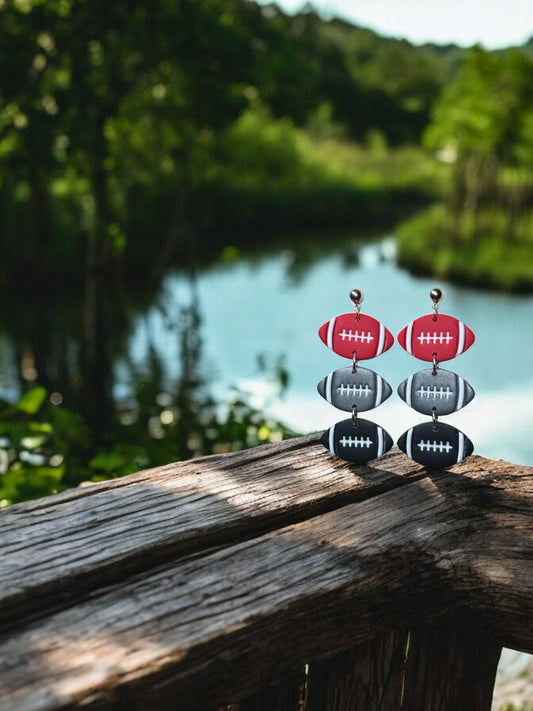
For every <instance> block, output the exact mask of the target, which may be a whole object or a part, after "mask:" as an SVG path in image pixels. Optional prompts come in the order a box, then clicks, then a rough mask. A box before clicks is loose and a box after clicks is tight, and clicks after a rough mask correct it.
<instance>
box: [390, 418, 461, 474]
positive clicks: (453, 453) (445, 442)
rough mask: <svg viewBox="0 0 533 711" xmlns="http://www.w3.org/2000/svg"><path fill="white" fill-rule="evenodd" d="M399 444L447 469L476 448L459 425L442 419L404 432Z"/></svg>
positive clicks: (427, 463) (422, 459)
mask: <svg viewBox="0 0 533 711" xmlns="http://www.w3.org/2000/svg"><path fill="white" fill-rule="evenodd" d="M398 447H399V448H400V449H401V450H402V452H405V454H407V456H408V457H409V458H410V459H413V460H414V461H415V462H418V463H419V464H423V465H424V466H426V467H430V468H432V469H444V468H446V467H451V466H452V464H458V463H459V462H462V461H463V459H466V457H468V456H469V455H470V454H472V452H473V451H474V445H473V444H472V442H471V441H470V440H469V439H468V437H467V436H466V435H465V434H463V433H462V432H460V431H459V430H458V429H457V428H456V427H452V426H451V425H445V424H443V423H442V422H438V423H437V425H436V429H434V427H433V423H432V422H424V424H421V425H416V426H415V427H411V429H409V430H407V432H404V433H403V435H402V436H401V437H400V439H399V440H398Z"/></svg>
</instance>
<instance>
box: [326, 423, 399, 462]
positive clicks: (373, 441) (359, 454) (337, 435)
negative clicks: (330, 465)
mask: <svg viewBox="0 0 533 711" xmlns="http://www.w3.org/2000/svg"><path fill="white" fill-rule="evenodd" d="M320 441H321V442H322V444H323V445H324V447H325V448H326V449H328V450H329V451H330V452H331V454H334V455H335V456H336V457H339V458H340V459H344V460H345V461H347V462H354V463H355V464H364V463H365V462H369V461H370V460H371V459H376V458H377V457H381V455H382V454H385V452H388V450H389V449H390V448H391V447H392V437H391V436H390V434H389V433H388V432H387V431H386V430H384V429H383V427H380V426H379V425H378V424H376V423H375V422H372V421H371V420H363V419H361V418H358V420H357V427H354V424H353V422H352V420H351V419H349V420H342V421H341V422H337V424H335V425H332V426H331V427H330V428H329V429H327V430H326V431H325V432H324V434H323V435H322V438H321V440H320Z"/></svg>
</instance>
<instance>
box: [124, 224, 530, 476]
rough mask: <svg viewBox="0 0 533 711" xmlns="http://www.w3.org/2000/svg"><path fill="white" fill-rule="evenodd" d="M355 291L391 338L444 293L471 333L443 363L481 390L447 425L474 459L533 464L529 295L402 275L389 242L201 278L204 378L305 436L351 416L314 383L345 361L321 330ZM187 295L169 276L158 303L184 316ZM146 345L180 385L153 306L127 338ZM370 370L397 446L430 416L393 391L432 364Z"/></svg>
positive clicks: (240, 266) (398, 358)
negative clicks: (279, 385)
mask: <svg viewBox="0 0 533 711" xmlns="http://www.w3.org/2000/svg"><path fill="white" fill-rule="evenodd" d="M355 286H357V287H359V288H362V289H363V291H364V292H365V301H364V303H363V311H364V312H365V313H368V314H370V315H372V316H374V317H376V318H378V319H379V320H381V321H383V322H384V324H385V325H386V326H387V327H388V328H389V330H390V331H391V332H392V333H393V334H394V335H396V334H397V333H398V332H399V331H400V330H401V328H402V327H403V326H405V325H406V324H407V323H408V322H409V321H411V320H412V319H413V318H415V317H416V316H419V315H422V314H424V313H430V311H431V306H432V304H431V300H430V298H429V291H430V289H431V288H432V287H433V286H440V287H442V288H443V289H444V292H445V297H444V300H443V301H442V303H441V308H440V310H441V313H447V314H452V315H454V316H456V317H457V318H459V319H461V320H462V321H463V322H464V323H466V324H467V325H468V326H470V327H471V328H472V330H473V331H474V332H475V334H476V342H475V344H474V345H473V346H472V348H471V349H470V350H469V351H467V352H466V353H464V354H463V355H461V356H460V357H458V358H457V359H455V360H453V361H448V362H446V363H445V364H444V365H443V367H445V368H447V369H449V370H454V371H455V372H457V373H459V374H461V375H462V376H463V377H465V378H466V379H467V380H468V381H469V382H470V383H471V385H472V386H473V387H474V389H475V391H476V397H475V399H474V400H473V401H472V403H470V404H469V405H468V406H467V407H465V408H464V409H463V410H462V411H461V412H459V413H456V414H454V415H450V416H448V417H447V418H446V422H449V423H450V424H453V425H455V426H457V427H459V428H460V429H462V430H463V431H464V432H465V433H466V434H467V435H468V436H469V437H470V439H471V440H472V441H473V442H474V445H475V451H476V453H478V454H482V455H484V456H487V457H492V458H501V459H508V460H511V461H514V462H517V463H524V464H533V437H531V436H530V431H531V424H530V423H531V421H532V418H533V367H532V366H531V361H532V354H533V296H515V295H502V294H496V293H491V292H489V291H486V292H484V291H480V290H478V289H470V288H462V287H458V286H455V285H451V284H448V283H446V282H445V281H442V280H441V281H439V280H436V279H425V278H424V279H423V278H417V277H413V276H411V275H410V274H409V273H408V272H406V271H405V270H403V269H400V268H399V267H398V266H397V264H396V260H395V244H394V239H393V238H392V237H391V236H383V237H382V238H381V239H379V240H372V241H367V242H361V241H360V238H357V239H356V238H354V239H353V240H352V241H350V240H348V241H347V242H345V243H344V246H343V248H342V249H335V251H334V252H332V253H331V254H327V253H326V254H322V255H321V256H320V257H319V258H316V259H314V260H309V261H307V262H304V264H303V265H302V264H301V263H299V255H298V254H297V253H295V252H292V251H289V250H284V251H282V252H281V253H279V254H277V255H271V256H267V257H262V258H261V259H260V260H257V261H256V260H247V259H240V260H238V261H236V262H234V263H233V264H231V265H227V266H217V267H214V268H211V269H209V270H206V271H204V272H203V273H202V274H201V275H200V276H199V278H198V284H197V293H198V297H199V300H200V309H201V313H202V316H203V329H202V336H203V341H204V361H203V370H204V374H205V375H206V376H207V377H208V379H209V381H210V382H211V383H212V389H213V390H214V391H215V392H216V393H217V394H221V395H223V394H224V393H227V392H228V391H229V390H230V389H231V388H232V387H233V386H238V387H239V388H240V389H241V390H244V391H245V392H246V393H247V394H248V397H249V398H250V399H251V400H252V401H253V402H254V403H256V404H257V405H259V406H262V407H264V408H266V409H267V410H268V412H270V413H272V415H274V416H276V417H277V418H280V419H282V420H283V421H284V422H286V423H287V424H288V425H290V426H291V427H293V428H294V429H295V430H296V431H298V432H301V433H307V432H312V431H316V430H319V429H325V428H326V427H328V426H329V425H331V424H333V423H334V422H336V421H337V420H339V419H344V417H345V416H346V415H345V413H340V412H339V411H337V410H335V409H334V408H333V407H332V406H331V405H329V404H328V403H326V402H325V401H324V400H322V398H321V397H320V396H319V395H318V393H317V392H316V383H317V382H318V381H319V380H320V379H321V378H322V377H323V376H324V375H326V374H327V373H329V372H330V371H332V370H335V369H336V368H339V367H342V366H345V365H347V364H348V362H347V361H346V360H345V359H342V358H340V357H339V356H336V355H335V354H334V353H333V352H332V351H330V350H329V349H328V348H326V346H324V344H323V343H322V342H321V341H320V339H319V338H318V335H317V331H318V328H319V327H320V325H321V324H322V323H324V322H325V321H327V320H328V319H330V318H331V317H332V316H334V315H336V314H339V313H343V312H347V311H352V310H353V305H352V303H351V301H350V300H349V298H348V294H349V291H350V289H351V288H353V287H355ZM189 298H190V288H189V284H188V282H187V280H186V279H185V277H183V275H180V274H178V273H175V274H171V275H169V276H168V277H167V279H166V280H165V283H164V286H163V290H162V294H161V303H162V304H163V305H164V309H165V311H166V313H167V314H168V313H169V312H170V313H172V312H177V311H178V310H179V309H180V307H182V306H183V305H184V303H186V302H187V300H188V299H189ZM149 342H152V343H153V344H155V345H156V348H157V349H158V350H159V351H160V352H161V353H163V354H165V355H164V360H165V363H166V366H167V369H168V376H169V378H172V377H173V376H175V375H176V374H177V373H178V370H179V354H178V350H177V344H176V339H175V338H174V337H173V336H172V334H170V333H169V332H168V329H167V328H166V327H165V318H164V317H163V315H162V312H161V310H160V308H158V307H154V308H153V309H152V310H151V311H150V312H149V313H148V315H147V316H146V317H144V318H142V319H140V320H139V322H138V323H137V326H136V328H135V331H134V333H133V335H132V338H131V350H132V353H133V354H134V358H135V359H136V360H138V361H139V362H141V361H142V360H143V358H144V356H145V352H146V349H147V346H148V343H149ZM259 355H262V356H266V357H267V359H268V358H270V359H271V360H273V359H276V358H277V357H279V356H282V357H283V361H284V364H285V367H286V369H287V371H288V375H289V385H288V388H287V390H286V392H285V394H284V395H283V396H282V397H280V396H279V393H278V391H277V390H276V388H275V387H274V385H273V383H272V382H269V381H268V379H265V376H264V374H262V373H261V372H260V371H259V369H258V366H257V357H258V356H259ZM365 366H367V367H370V368H372V369H373V370H376V371H378V372H379V373H380V374H381V375H382V376H383V377H384V378H385V379H386V380H387V381H388V382H389V383H390V384H391V385H392V387H393V393H394V394H393V395H392V396H391V397H390V398H389V400H387V401H386V402H385V403H384V404H382V405H381V406H380V407H379V408H378V409H377V410H374V411H372V413H371V415H370V413H369V416H370V417H371V419H373V420H375V421H377V422H379V423H380V424H381V425H383V426H384V427H385V428H386V429H387V430H388V431H389V432H390V434H391V436H392V437H393V439H397V438H398V437H399V435H400V434H401V433H402V432H404V431H405V430H406V429H407V428H408V427H410V426H412V425H414V424H416V423H418V422H423V421H425V420H426V419H427V418H425V417H424V416H423V415H418V414H417V413H416V412H414V411H413V410H411V409H410V408H409V407H408V406H407V405H405V404H404V403H403V402H402V401H401V400H400V398H399V397H398V396H397V395H396V394H395V390H396V387H397V386H398V384H399V383H400V382H401V381H402V380H403V379H404V378H406V377H407V376H408V375H409V374H410V373H412V372H415V371H417V370H420V369H422V368H427V367H428V364H426V363H423V362H421V361H418V360H416V359H415V358H413V357H412V356H409V355H408V354H407V353H405V352H404V351H403V349H402V348H401V347H400V346H399V345H398V344H395V345H394V346H393V347H392V348H391V350H389V351H388V352H387V353H385V354H383V355H381V356H380V357H379V358H376V359H374V360H372V361H367V362H366V363H365Z"/></svg>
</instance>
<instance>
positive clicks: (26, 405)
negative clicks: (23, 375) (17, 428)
mask: <svg viewBox="0 0 533 711" xmlns="http://www.w3.org/2000/svg"><path fill="white" fill-rule="evenodd" d="M46 395H47V393H46V388H43V387H36V388H32V389H31V390H28V392H26V393H24V395H23V396H22V397H21V398H20V400H19V401H18V403H17V407H18V409H19V410H22V412H25V413H26V414H27V415H35V413H36V412H37V411H38V410H40V408H41V406H42V405H43V403H44V401H45V400H46Z"/></svg>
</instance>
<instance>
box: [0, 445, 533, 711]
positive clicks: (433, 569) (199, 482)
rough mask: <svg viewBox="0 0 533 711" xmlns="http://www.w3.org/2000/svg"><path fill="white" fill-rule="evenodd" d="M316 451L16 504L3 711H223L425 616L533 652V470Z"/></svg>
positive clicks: (7, 521) (229, 459) (212, 461)
mask: <svg viewBox="0 0 533 711" xmlns="http://www.w3.org/2000/svg"><path fill="white" fill-rule="evenodd" d="M317 441H318V437H317V436H314V435H313V436H310V437H307V438H298V439H295V440H290V441H289V442H286V443H281V444H279V445H266V446H264V447H259V448H257V449H254V450H249V451H247V452H242V453H238V454H233V455H226V456H221V457H212V458H205V459H200V460H193V461H191V462H183V463H179V464H175V465H169V466H167V467H162V468H160V469H157V470H152V471H150V472H143V473H140V474H136V475H132V476H130V477H126V478H124V479H120V480H115V481H112V482H105V483H102V484H97V485H94V486H89V487H84V488H81V489H77V490H73V491H70V492H66V493H64V494H61V495H59V496H55V497H49V498H47V499H43V500H40V501H35V502H29V503H26V504H21V505H17V506H13V507H11V508H9V509H7V510H5V511H3V512H2V513H1V514H0V545H1V547H2V558H1V561H0V624H1V625H2V629H3V631H4V634H3V635H2V637H1V639H0V698H1V699H2V710H3V711H4V709H5V711H24V710H28V711H30V710H31V711H41V710H44V709H46V710H50V711H51V710H52V709H77V708H82V707H83V708H87V709H121V708H126V707H127V708H128V709H151V708H157V709H161V710H164V709H175V708H179V709H180V711H189V710H190V711H193V710H194V709H197V710H198V711H205V710H208V709H216V708H218V707H220V706H221V705H223V704H225V703H228V704H229V703H234V702H239V701H242V700H244V699H247V698H248V699H249V698H250V697H251V696H252V695H253V694H257V693H258V692H260V690H261V689H264V688H265V687H266V686H268V685H275V684H278V683H280V682H282V680H283V679H285V678H287V677H289V676H290V675H291V674H297V673H298V672H299V670H301V669H302V667H303V665H304V664H309V663H310V664H311V666H310V677H309V688H311V680H312V671H313V669H315V670H316V668H317V667H315V666H314V665H315V664H317V663H320V662H319V660H320V659H321V658H325V657H331V655H333V654H337V653H340V652H343V651H344V650H348V649H350V648H352V647H354V646H355V645H360V644H364V643H366V642H369V641H370V640H371V639H373V638H375V637H376V635H386V634H387V633H388V631H389V630H392V629H398V628H404V629H406V628H408V627H410V626H414V625H415V623H416V625H417V626H418V627H420V625H421V624H425V623H427V624H431V625H437V624H438V625H440V626H442V625H448V626H450V627H454V626H455V627H456V626H457V625H462V624H463V623H464V620H465V619H468V621H469V625H470V628H471V629H472V630H474V631H475V634H476V635H477V634H479V635H484V636H485V638H490V640H491V644H492V645H493V648H494V649H498V648H499V647H500V646H501V645H505V646H509V647H514V648H517V649H522V650H524V651H529V652H533V639H532V633H531V630H532V628H533V625H532V621H533V575H532V572H533V532H532V526H531V521H532V512H533V506H532V496H531V494H532V491H533V470H532V469H530V468H527V467H520V466H517V465H512V464H508V463H505V462H494V461H490V460H486V459H482V458H480V457H471V458H469V459H468V460H466V461H465V462H463V463H462V464H460V465H457V466H456V467H454V468H452V469H450V470H447V471H435V472H426V471H425V470H424V469H422V468H420V467H419V466H418V465H416V464H414V463H413V462H411V461H410V460H408V459H407V458H406V457H404V456H403V455H402V454H400V453H398V451H397V450H396V451H392V452H391V453H390V454H389V455H387V456H386V457H384V458H382V459H381V460H379V461H376V462H374V463H370V464H369V465H368V466H366V467H355V466H350V465H348V464H346V463H343V462H340V461H335V460H333V459H332V458H331V457H330V456H329V455H328V454H327V453H326V452H325V450H324V449H323V448H322V447H321V446H320V445H317ZM413 649H414V647H413ZM413 659H414V657H413ZM413 664H414V662H413ZM489 666H490V665H489ZM406 668H407V669H408V668H409V664H407V667H406ZM413 668H415V669H417V671H420V664H418V665H417V664H414V666H413ZM378 676H379V674H378ZM315 678H316V677H315ZM336 683H337V686H342V685H343V684H344V688H346V680H344V681H343V680H342V679H339V681H338V682H336ZM403 683H404V682H403V681H402V684H403ZM328 684H329V682H328ZM405 684H406V686H405V688H406V689H408V688H409V682H408V679H407V677H406V678H405ZM322 686H323V687H324V686H327V684H325V682H324V683H322ZM262 693H266V692H262ZM321 693H323V694H324V693H326V694H327V693H329V692H327V691H325V692H324V691H323V692H321ZM256 699H257V697H256ZM177 700H179V703H178V701H177ZM310 703H312V702H310ZM332 708H333V707H332ZM346 708H351V707H350V706H346ZM353 708H357V707H356V706H353ZM435 708H436V707H435ZM481 708H482V707H481V706H480V709H481Z"/></svg>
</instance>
